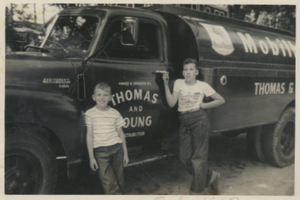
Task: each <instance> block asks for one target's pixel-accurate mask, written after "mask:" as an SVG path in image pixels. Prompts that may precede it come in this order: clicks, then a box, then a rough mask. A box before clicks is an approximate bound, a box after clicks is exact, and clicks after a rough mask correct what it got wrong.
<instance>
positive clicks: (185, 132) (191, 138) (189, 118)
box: [178, 109, 212, 193]
mask: <svg viewBox="0 0 300 200" xmlns="http://www.w3.org/2000/svg"><path fill="white" fill-rule="evenodd" d="M179 121H180V128H179V134H178V136H179V157H180V160H181V162H182V163H183V164H184V166H185V168H186V170H187V171H188V172H189V173H190V174H191V175H192V176H193V181H192V184H191V187H190V190H191V191H192V192H196V193H197V192H199V193H201V192H203V191H204V189H205V187H207V186H208V182H209V180H210V178H211V175H212V171H211V170H209V169H208V167H207V160H208V144H209V133H210V124H209V120H208V118H207V115H206V112H205V111H203V110H201V109H200V110H197V111H194V112H185V113H183V114H179Z"/></svg>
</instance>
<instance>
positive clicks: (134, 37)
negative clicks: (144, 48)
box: [121, 17, 139, 46]
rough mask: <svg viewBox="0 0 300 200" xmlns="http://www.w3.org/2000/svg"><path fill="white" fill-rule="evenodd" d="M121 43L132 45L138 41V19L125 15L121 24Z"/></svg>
mask: <svg viewBox="0 0 300 200" xmlns="http://www.w3.org/2000/svg"><path fill="white" fill-rule="evenodd" d="M121 30H122V35H121V43H122V45H124V46H134V45H136V44H137V42H138V35H139V34H138V33H139V20H138V19H137V18H133V17H125V18H124V19H123V20H122V25H121Z"/></svg>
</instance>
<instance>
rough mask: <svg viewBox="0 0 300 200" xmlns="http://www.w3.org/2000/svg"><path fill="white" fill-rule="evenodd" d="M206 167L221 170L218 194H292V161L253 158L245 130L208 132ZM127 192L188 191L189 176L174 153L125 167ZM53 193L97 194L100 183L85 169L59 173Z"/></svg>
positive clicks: (179, 193) (182, 193)
mask: <svg viewBox="0 0 300 200" xmlns="http://www.w3.org/2000/svg"><path fill="white" fill-rule="evenodd" d="M209 167H210V168H211V169H212V170H216V171H218V172H220V173H221V178H220V181H219V188H220V194H221V195H272V196H273V195H274V196H282V195H283V196H288V195H294V165H291V166H288V167H285V168H277V167H274V166H271V165H269V164H268V163H261V162H258V161H254V160H252V159H251V157H250V156H249V155H248V152H247V148H246V134H241V135H239V136H238V137H235V138H226V137H224V136H222V135H220V134H213V135H211V139H210V150H209ZM125 178H126V193H127V194H139V195H144V194H151V195H188V194H189V187H190V183H191V180H192V177H191V176H190V175H189V174H188V173H187V172H186V171H185V169H184V167H183V165H182V164H181V163H180V162H179V160H178V157H177V156H173V157H169V158H166V159H164V160H159V161H154V162H150V163H145V164H142V165H137V166H132V167H127V168H125ZM56 193H57V194H101V193H102V190H101V186H100V184H99V182H98V180H97V178H96V177H95V176H94V174H92V173H89V175H87V176H83V177H82V178H80V179H77V180H76V181H70V180H67V179H66V177H65V175H64V174H62V175H61V176H60V178H59V181H58V186H57V189H56Z"/></svg>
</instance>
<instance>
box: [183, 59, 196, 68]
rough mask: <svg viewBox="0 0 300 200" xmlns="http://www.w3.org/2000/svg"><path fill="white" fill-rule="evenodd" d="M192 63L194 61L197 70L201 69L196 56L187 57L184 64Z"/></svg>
mask: <svg viewBox="0 0 300 200" xmlns="http://www.w3.org/2000/svg"><path fill="white" fill-rule="evenodd" d="M190 63H194V64H195V67H196V69H197V70H199V67H198V61H197V60H196V59H194V58H187V59H185V60H184V61H183V65H187V64H190Z"/></svg>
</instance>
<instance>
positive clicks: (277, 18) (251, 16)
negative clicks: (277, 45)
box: [228, 5, 296, 32]
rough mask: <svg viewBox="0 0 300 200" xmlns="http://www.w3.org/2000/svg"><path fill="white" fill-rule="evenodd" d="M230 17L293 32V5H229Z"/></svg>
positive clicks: (294, 10)
mask: <svg viewBox="0 0 300 200" xmlns="http://www.w3.org/2000/svg"><path fill="white" fill-rule="evenodd" d="M228 10H229V15H230V17H232V18H237V19H241V20H245V21H248V22H251V23H256V24H260V25H264V26H269V27H274V28H279V29H285V30H290V31H293V32H295V12H296V7H295V6H294V5H229V6H228Z"/></svg>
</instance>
